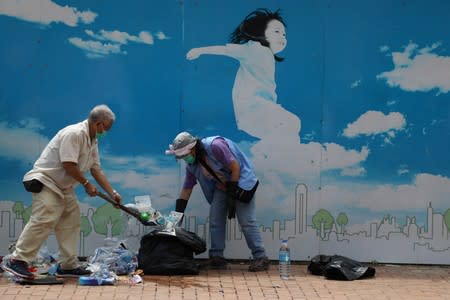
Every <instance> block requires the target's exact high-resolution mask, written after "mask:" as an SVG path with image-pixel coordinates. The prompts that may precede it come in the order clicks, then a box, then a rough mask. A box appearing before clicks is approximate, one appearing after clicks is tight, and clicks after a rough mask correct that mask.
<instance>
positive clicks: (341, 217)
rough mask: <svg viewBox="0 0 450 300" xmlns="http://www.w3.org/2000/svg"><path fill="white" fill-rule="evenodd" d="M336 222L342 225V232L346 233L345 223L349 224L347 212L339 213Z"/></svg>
mask: <svg viewBox="0 0 450 300" xmlns="http://www.w3.org/2000/svg"><path fill="white" fill-rule="evenodd" d="M336 223H337V224H338V225H339V226H340V228H341V233H344V227H345V225H347V224H348V217H347V214H345V213H343V212H341V213H339V215H338V217H337V219H336Z"/></svg>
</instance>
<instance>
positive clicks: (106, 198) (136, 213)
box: [97, 191, 158, 226]
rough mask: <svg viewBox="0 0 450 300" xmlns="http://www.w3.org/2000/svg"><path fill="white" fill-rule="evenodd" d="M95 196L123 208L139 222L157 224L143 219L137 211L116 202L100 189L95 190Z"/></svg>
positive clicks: (148, 224)
mask: <svg viewBox="0 0 450 300" xmlns="http://www.w3.org/2000/svg"><path fill="white" fill-rule="evenodd" d="M97 196H99V197H100V198H103V199H104V200H106V201H108V202H109V203H111V204H112V205H113V206H114V207H117V208H119V209H121V210H123V211H124V212H126V213H127V214H129V215H130V216H133V217H135V218H136V219H138V220H139V222H141V223H142V224H143V225H145V226H156V225H158V224H156V223H154V222H152V221H148V220H145V217H144V216H142V215H141V214H140V213H139V212H138V211H136V210H134V209H131V208H129V207H126V206H125V205H122V204H119V203H117V202H116V201H114V200H113V199H111V198H110V197H109V196H108V195H106V194H104V193H102V192H100V191H98V192H97Z"/></svg>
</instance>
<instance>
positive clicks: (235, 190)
mask: <svg viewBox="0 0 450 300" xmlns="http://www.w3.org/2000/svg"><path fill="white" fill-rule="evenodd" d="M225 189H226V192H227V194H228V195H230V196H231V197H233V198H234V199H238V198H239V192H240V188H239V186H238V183H237V181H227V182H226V183H225Z"/></svg>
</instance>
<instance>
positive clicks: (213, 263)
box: [209, 256, 227, 269]
mask: <svg viewBox="0 0 450 300" xmlns="http://www.w3.org/2000/svg"><path fill="white" fill-rule="evenodd" d="M226 266H227V261H226V259H225V258H224V257H222V256H212V257H211V258H210V259H209V267H210V268H212V269H225V268H226Z"/></svg>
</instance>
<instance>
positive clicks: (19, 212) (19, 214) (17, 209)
mask: <svg viewBox="0 0 450 300" xmlns="http://www.w3.org/2000/svg"><path fill="white" fill-rule="evenodd" d="M12 211H13V212H14V214H15V215H16V219H22V218H23V213H24V211H25V207H24V206H23V203H22V202H21V201H19V202H16V203H14V205H13V207H12Z"/></svg>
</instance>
